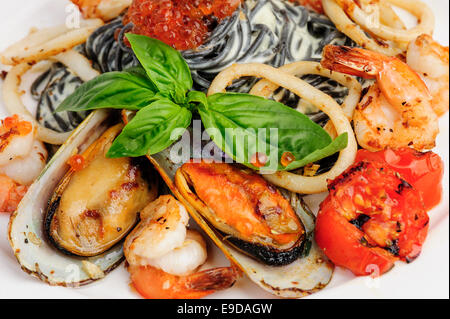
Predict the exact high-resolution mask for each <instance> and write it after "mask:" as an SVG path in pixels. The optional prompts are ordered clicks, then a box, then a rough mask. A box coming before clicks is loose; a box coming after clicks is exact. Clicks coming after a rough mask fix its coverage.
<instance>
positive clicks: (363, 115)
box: [322, 45, 439, 151]
mask: <svg viewBox="0 0 450 319" xmlns="http://www.w3.org/2000/svg"><path fill="white" fill-rule="evenodd" d="M322 65H323V66H324V67H326V68H328V69H330V70H333V71H338V72H342V73H347V74H351V75H356V76H360V77H363V78H366V79H376V82H375V84H373V85H372V86H371V87H370V88H369V89H368V91H367V93H366V94H365V95H364V97H363V98H362V100H361V102H360V103H359V104H358V106H357V107H356V110H355V113H354V115H353V122H354V126H355V134H356V137H357V139H358V142H359V144H360V145H361V146H362V147H363V148H365V149H368V150H370V151H378V150H382V149H385V148H386V147H392V148H400V147H407V146H409V147H412V148H414V149H416V150H419V151H420V150H423V149H431V148H433V147H434V146H435V139H436V136H437V134H438V133H439V124H438V117H437V115H436V114H435V113H434V111H433V108H432V105H431V103H432V97H431V94H430V92H429V90H428V88H427V86H426V84H425V83H424V82H423V80H422V79H421V78H420V76H419V75H418V74H417V73H416V72H415V71H414V70H413V69H412V68H411V67H409V66H408V65H407V64H406V63H404V62H402V61H401V60H399V59H397V58H395V57H387V56H385V55H382V54H380V53H376V52H372V51H368V50H364V49H360V48H350V47H343V46H333V45H328V46H326V47H325V49H324V54H323V59H322Z"/></svg>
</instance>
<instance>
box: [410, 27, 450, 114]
mask: <svg viewBox="0 0 450 319" xmlns="http://www.w3.org/2000/svg"><path fill="white" fill-rule="evenodd" d="M406 63H407V64H408V65H409V66H410V67H411V68H412V69H413V70H414V71H416V72H417V73H418V74H419V75H420V77H421V78H422V80H423V81H424V82H425V84H426V85H427V87H428V89H429V90H430V93H431V95H432V100H431V106H432V108H433V110H434V112H435V113H436V114H437V116H442V115H444V114H445V113H446V112H447V111H448V104H449V86H448V82H449V49H448V47H444V46H442V45H440V44H439V43H437V42H436V41H434V40H433V38H432V37H431V36H429V35H428V34H423V35H421V36H419V37H417V39H415V40H414V41H411V42H410V43H409V46H408V51H407V55H406Z"/></svg>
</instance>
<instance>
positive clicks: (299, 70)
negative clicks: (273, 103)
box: [250, 61, 362, 138]
mask: <svg viewBox="0 0 450 319" xmlns="http://www.w3.org/2000/svg"><path fill="white" fill-rule="evenodd" d="M278 70H280V71H283V72H286V73H289V74H291V75H295V76H298V77H300V76H303V75H306V74H314V75H320V76H323V77H327V78H329V79H332V80H334V81H336V82H338V83H339V84H341V85H342V86H345V87H346V88H348V94H347V96H346V97H345V99H344V102H343V103H342V105H341V107H342V110H343V111H344V114H345V115H346V116H347V118H348V119H349V121H351V120H352V118H353V112H354V111H355V109H356V106H357V105H358V103H359V99H360V97H361V90H362V87H361V84H360V83H359V82H358V81H357V80H356V78H355V77H352V76H349V75H346V74H343V73H339V72H333V71H330V70H328V69H325V68H324V67H322V65H320V63H318V62H311V61H299V62H294V63H290V64H286V65H284V66H282V67H280V68H278ZM278 87H279V86H278V85H276V84H274V83H272V82H270V81H268V80H261V81H259V82H258V83H256V84H255V85H254V86H253V88H252V89H251V91H250V94H253V95H258V96H261V97H264V98H269V97H270V96H271V95H272V94H273V92H274V91H275V90H276V89H278ZM324 129H325V130H326V131H327V132H328V133H330V135H331V136H332V137H334V138H335V137H337V135H336V131H335V129H334V127H333V123H332V122H331V121H330V122H328V123H327V125H326V126H325V127H324Z"/></svg>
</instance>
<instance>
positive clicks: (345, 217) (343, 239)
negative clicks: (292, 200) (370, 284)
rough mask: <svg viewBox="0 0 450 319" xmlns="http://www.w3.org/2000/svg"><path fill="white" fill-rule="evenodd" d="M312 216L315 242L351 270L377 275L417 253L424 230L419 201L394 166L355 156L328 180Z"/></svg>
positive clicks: (422, 209) (426, 220)
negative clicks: (326, 191) (357, 159)
mask: <svg viewBox="0 0 450 319" xmlns="http://www.w3.org/2000/svg"><path fill="white" fill-rule="evenodd" d="M328 188H329V191H330V194H329V196H328V197H327V198H326V199H325V201H323V202H322V204H321V206H320V211H319V214H318V217H317V222H316V232H315V238H316V241H317V244H318V245H319V246H320V248H322V250H323V251H324V252H325V254H326V255H327V256H328V258H330V259H331V260H332V261H333V262H334V263H335V264H336V265H338V266H342V267H345V268H348V269H350V270H351V271H352V272H353V273H354V274H355V275H358V276H364V275H369V274H372V275H381V274H383V273H385V272H386V271H388V270H390V269H391V268H392V267H393V266H394V262H395V261H397V260H399V259H401V260H405V261H407V262H411V261H413V260H414V259H415V258H416V257H417V256H419V254H420V251H421V247H422V244H423V242H424V241H425V238H426V235H427V232H428V222H429V218H428V215H427V213H426V211H425V208H424V204H423V201H422V199H421V197H420V196H419V193H418V191H417V190H415V189H414V188H413V187H412V186H411V185H410V184H409V183H408V182H407V181H406V180H405V179H404V178H403V177H402V176H401V175H400V174H399V173H398V172H395V171H394V170H392V169H391V168H389V167H386V166H384V165H382V164H380V163H378V162H367V161H362V162H358V163H357V164H355V165H354V166H352V167H351V168H349V169H348V170H347V171H346V172H344V173H343V174H342V175H341V176H339V177H338V178H336V179H335V180H334V181H332V182H331V183H330V184H329V186H328Z"/></svg>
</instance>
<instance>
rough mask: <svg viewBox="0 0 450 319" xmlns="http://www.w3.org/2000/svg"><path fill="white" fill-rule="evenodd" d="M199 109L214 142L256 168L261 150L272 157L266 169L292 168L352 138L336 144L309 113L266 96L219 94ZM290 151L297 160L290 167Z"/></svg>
mask: <svg viewBox="0 0 450 319" xmlns="http://www.w3.org/2000/svg"><path fill="white" fill-rule="evenodd" d="M198 110H199V113H200V116H201V118H202V122H203V124H204V126H205V127H206V128H207V129H208V133H210V136H211V138H212V139H213V141H214V142H215V143H216V144H217V145H218V146H219V147H220V148H221V149H222V150H223V151H224V152H226V153H227V154H228V155H230V156H232V157H233V159H234V160H235V161H237V162H240V163H242V164H245V165H247V166H248V167H251V168H253V169H261V168H258V167H256V166H254V165H253V164H252V162H254V160H253V159H252V158H253V157H254V156H255V155H256V154H257V153H259V154H261V153H263V154H265V155H266V156H267V160H268V161H267V163H266V165H265V167H264V168H263V169H261V170H270V171H273V170H291V169H294V168H298V167H301V166H304V165H306V164H308V163H311V162H313V161H317V160H319V159H322V158H324V157H327V156H329V155H331V154H334V153H335V152H337V151H339V150H340V149H342V148H344V147H346V142H347V137H346V136H344V135H343V136H341V137H340V138H339V139H337V140H335V141H334V142H333V141H332V140H331V137H330V136H329V135H328V133H327V132H325V131H324V130H323V128H322V127H320V126H319V125H318V124H316V123H314V122H313V121H311V120H310V119H309V118H308V117H307V116H306V115H304V114H302V113H300V112H298V111H296V110H294V109H291V108H289V107H287V106H285V105H284V104H281V103H278V102H275V101H272V100H267V99H264V98H261V97H257V96H253V95H249V94H241V93H219V94H214V95H212V96H209V97H208V109H206V108H205V107H199V109H198ZM230 129H232V130H233V131H231V130H230ZM227 131H228V132H227ZM285 152H290V153H292V154H293V155H294V157H295V159H296V160H295V162H293V163H291V164H290V165H289V166H288V167H285V166H283V165H281V164H280V160H281V158H282V155H283V154H284V153H285Z"/></svg>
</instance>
